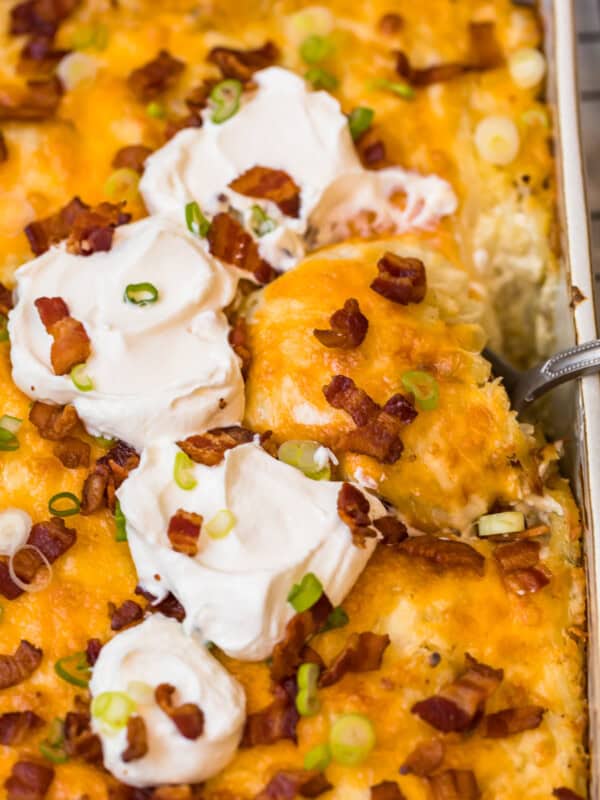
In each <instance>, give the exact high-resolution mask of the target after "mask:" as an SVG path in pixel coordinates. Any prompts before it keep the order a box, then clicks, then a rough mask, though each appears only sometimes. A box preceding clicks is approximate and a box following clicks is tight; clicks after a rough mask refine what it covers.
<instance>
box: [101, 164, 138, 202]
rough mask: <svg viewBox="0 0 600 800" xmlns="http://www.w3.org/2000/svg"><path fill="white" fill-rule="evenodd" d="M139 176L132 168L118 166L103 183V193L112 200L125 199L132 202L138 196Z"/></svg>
mask: <svg viewBox="0 0 600 800" xmlns="http://www.w3.org/2000/svg"><path fill="white" fill-rule="evenodd" d="M139 182H140V176H139V174H138V173H137V172H136V171H135V170H134V169H129V167H120V168H119V169H116V170H115V171H114V172H113V173H112V174H111V175H109V177H108V178H107V180H106V183H105V184H104V194H105V195H106V196H107V197H108V198H110V200H113V201H116V202H118V201H121V200H125V201H126V202H128V203H134V202H135V201H136V200H137V198H138V184H139Z"/></svg>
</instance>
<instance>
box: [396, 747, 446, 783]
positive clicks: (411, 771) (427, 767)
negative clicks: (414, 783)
mask: <svg viewBox="0 0 600 800" xmlns="http://www.w3.org/2000/svg"><path fill="white" fill-rule="evenodd" d="M445 754H446V747H445V745H444V742H443V740H442V739H429V740H428V741H426V742H420V743H419V744H418V745H417V746H416V747H415V749H414V750H412V751H411V752H410V753H409V754H408V756H407V757H406V758H405V760H404V763H403V764H402V766H401V767H400V774H401V775H418V776H419V777H420V778H424V777H425V776H426V775H431V773H432V772H435V770H436V769H438V768H439V767H441V765H442V762H443V760H444V756H445Z"/></svg>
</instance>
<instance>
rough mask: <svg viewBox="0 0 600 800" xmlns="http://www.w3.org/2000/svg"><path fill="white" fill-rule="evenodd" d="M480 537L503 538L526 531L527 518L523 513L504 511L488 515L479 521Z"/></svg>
mask: <svg viewBox="0 0 600 800" xmlns="http://www.w3.org/2000/svg"><path fill="white" fill-rule="evenodd" d="M477 528H478V532H479V535H480V536H501V535H502V534H506V533H519V532H520V531H524V530H525V517H524V515H523V514H522V512H521V511H502V512H501V513H499V514H486V515H485V516H483V517H479V519H478V520H477Z"/></svg>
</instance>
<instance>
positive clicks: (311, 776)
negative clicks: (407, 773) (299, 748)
mask: <svg viewBox="0 0 600 800" xmlns="http://www.w3.org/2000/svg"><path fill="white" fill-rule="evenodd" d="M332 788H333V787H332V785H331V784H330V783H329V781H328V780H327V778H326V777H325V776H324V775H323V773H322V772H319V771H318V770H301V769H294V770H291V769H290V770H280V771H279V772H276V773H275V775H273V777H272V778H271V780H270V781H269V782H268V783H267V785H266V786H265V788H264V789H263V790H262V791H260V792H259V793H258V794H257V795H255V797H254V800H294V798H295V797H298V795H300V797H318V796H319V795H320V794H323V792H328V791H329V790H330V789H332ZM382 800H383V799H382Z"/></svg>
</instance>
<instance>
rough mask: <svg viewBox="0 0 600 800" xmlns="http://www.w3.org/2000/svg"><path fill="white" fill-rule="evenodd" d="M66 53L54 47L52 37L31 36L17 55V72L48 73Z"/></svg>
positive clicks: (66, 51)
mask: <svg viewBox="0 0 600 800" xmlns="http://www.w3.org/2000/svg"><path fill="white" fill-rule="evenodd" d="M68 52H69V51H68V50H60V49H58V48H56V47H55V46H54V37H53V36H41V35H36V36H31V37H30V38H29V39H28V40H27V41H26V42H25V44H24V45H23V48H22V49H21V52H20V53H19V71H20V72H34V73H36V74H47V73H50V72H52V70H53V69H54V68H55V67H56V65H57V63H58V62H59V61H60V60H61V58H63V57H64V56H65V55H66V54H67V53H68Z"/></svg>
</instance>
